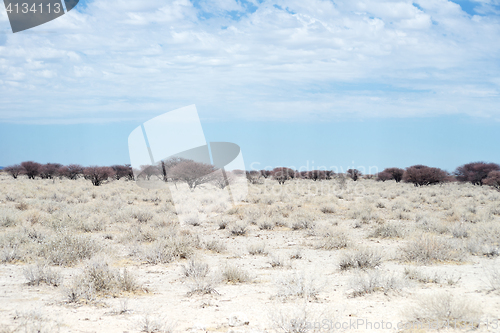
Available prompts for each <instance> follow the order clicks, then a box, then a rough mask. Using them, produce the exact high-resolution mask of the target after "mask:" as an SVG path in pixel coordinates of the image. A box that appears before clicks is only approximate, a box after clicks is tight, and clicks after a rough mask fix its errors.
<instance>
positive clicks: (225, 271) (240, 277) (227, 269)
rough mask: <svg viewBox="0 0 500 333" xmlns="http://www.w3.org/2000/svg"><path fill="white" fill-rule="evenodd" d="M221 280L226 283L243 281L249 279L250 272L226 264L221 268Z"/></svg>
mask: <svg viewBox="0 0 500 333" xmlns="http://www.w3.org/2000/svg"><path fill="white" fill-rule="evenodd" d="M221 275H222V280H223V281H225V282H228V283H245V282H248V281H250V280H251V277H250V274H249V273H248V272H247V271H245V270H243V269H241V268H239V267H237V266H234V265H230V264H226V265H225V266H224V267H223V268H222V270H221Z"/></svg>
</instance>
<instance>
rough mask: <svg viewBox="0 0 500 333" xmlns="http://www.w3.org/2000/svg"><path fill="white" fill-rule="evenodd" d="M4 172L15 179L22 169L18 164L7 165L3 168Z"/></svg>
mask: <svg viewBox="0 0 500 333" xmlns="http://www.w3.org/2000/svg"><path fill="white" fill-rule="evenodd" d="M4 170H5V171H6V172H7V173H8V174H10V175H11V176H12V177H13V178H14V179H17V176H19V175H20V174H22V173H23V167H22V166H21V165H19V164H15V165H9V166H8V167H5V168H4Z"/></svg>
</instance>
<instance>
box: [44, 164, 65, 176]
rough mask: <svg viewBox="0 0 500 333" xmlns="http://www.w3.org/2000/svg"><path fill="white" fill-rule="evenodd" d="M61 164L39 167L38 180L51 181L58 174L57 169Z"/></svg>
mask: <svg viewBox="0 0 500 333" xmlns="http://www.w3.org/2000/svg"><path fill="white" fill-rule="evenodd" d="M61 167H62V164H59V163H47V164H44V165H42V166H41V167H40V178H42V179H53V178H54V177H56V176H57V175H58V174H59V169H60V168H61Z"/></svg>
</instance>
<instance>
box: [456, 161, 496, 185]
mask: <svg viewBox="0 0 500 333" xmlns="http://www.w3.org/2000/svg"><path fill="white" fill-rule="evenodd" d="M491 171H500V165H498V164H496V163H485V162H473V163H468V164H464V165H462V166H459V167H458V168H457V169H456V170H455V172H454V173H453V174H454V175H455V176H456V177H457V179H458V180H459V181H461V182H470V183H472V184H474V185H483V180H484V179H486V177H488V175H489V173H490V172H491Z"/></svg>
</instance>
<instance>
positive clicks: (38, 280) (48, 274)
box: [23, 263, 62, 287]
mask: <svg viewBox="0 0 500 333" xmlns="http://www.w3.org/2000/svg"><path fill="white" fill-rule="evenodd" d="M23 274H24V277H25V278H26V280H28V285H29V286H39V285H40V284H42V283H44V284H47V285H49V286H54V287H58V286H59V285H61V283H62V275H61V274H60V273H59V272H56V271H54V270H53V269H52V268H50V267H49V266H48V265H47V264H46V263H44V264H42V263H38V264H36V265H32V266H28V267H26V268H24V270H23Z"/></svg>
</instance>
